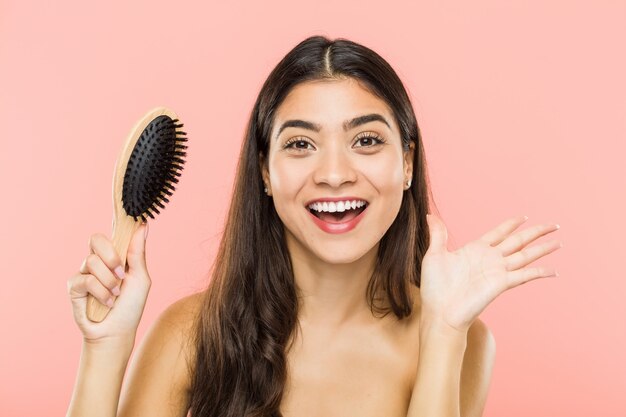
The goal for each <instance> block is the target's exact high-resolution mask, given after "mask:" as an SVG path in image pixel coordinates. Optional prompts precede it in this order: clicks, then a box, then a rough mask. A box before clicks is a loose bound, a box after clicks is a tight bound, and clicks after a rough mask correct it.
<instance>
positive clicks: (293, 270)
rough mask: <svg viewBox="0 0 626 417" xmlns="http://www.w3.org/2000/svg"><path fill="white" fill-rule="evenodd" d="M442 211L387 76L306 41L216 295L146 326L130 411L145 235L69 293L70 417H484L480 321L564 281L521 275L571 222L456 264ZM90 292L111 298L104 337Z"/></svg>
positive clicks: (259, 134)
mask: <svg viewBox="0 0 626 417" xmlns="http://www.w3.org/2000/svg"><path fill="white" fill-rule="evenodd" d="M429 195H430V193H429V187H428V181H427V167H426V161H425V157H424V151H423V146H422V141H421V137H420V133H419V128H418V125H417V121H416V118H415V114H414V111H413V108H412V106H411V103H410V100H409V97H408V95H407V92H406V91H405V89H404V87H403V85H402V82H401V81H400V79H399V78H398V76H397V75H396V73H395V72H394V70H393V69H392V68H391V67H390V66H389V64H388V63H387V62H386V61H385V60H384V59H383V58H381V57H380V56H379V55H378V54H376V53H375V52H374V51H372V50H370V49H368V48H366V47H364V46H362V45H359V44H357V43H354V42H351V41H348V40H345V39H337V40H334V41H331V40H328V39H327V38H324V37H321V36H314V37H310V38H308V39H306V40H304V41H303V42H301V43H300V44H298V45H297V46H296V47H295V48H294V49H293V50H292V51H290V52H289V53H288V54H287V55H286V56H285V57H284V58H283V59H282V60H281V62H280V63H279V64H278V65H277V66H276V68H275V69H274V70H273V71H272V72H271V74H270V75H269V77H268V79H267V80H266V82H265V84H264V85H263V87H262V88H261V91H260V93H259V96H258V99H257V101H256V103H255V105H254V109H253V111H252V115H251V118H250V122H249V124H248V126H247V131H246V136H245V141H244V144H243V148H242V153H241V157H240V159H239V163H238V168H237V176H236V181H235V185H234V195H233V200H232V204H231V207H230V211H229V213H228V219H227V222H226V227H225V230H224V235H223V239H222V242H221V245H220V248H219V252H218V255H217V259H216V261H215V264H214V267H213V269H212V276H211V280H210V283H209V285H208V288H207V290H205V291H203V292H201V293H198V294H194V295H191V296H188V297H185V298H183V299H181V300H179V301H177V302H176V303H174V304H173V305H172V306H170V307H169V308H167V309H166V310H165V312H163V313H162V315H161V316H160V317H159V318H158V320H157V321H156V323H154V324H153V325H152V327H151V328H150V330H149V331H148V333H147V334H146V336H145V338H144V340H143V341H142V344H141V346H140V347H139V349H138V351H137V352H136V353H135V356H134V358H133V362H132V364H131V367H130V369H129V371H128V373H127V378H126V380H125V383H124V391H123V394H122V396H121V399H120V392H121V387H122V379H123V377H124V373H125V370H126V367H127V363H128V360H129V357H130V353H131V351H132V349H133V346H134V343H135V335H136V329H137V326H138V323H139V320H140V318H141V315H142V312H143V308H144V304H145V301H146V297H147V295H148V291H149V288H150V283H151V280H150V276H149V273H148V270H147V268H146V263H145V240H144V231H145V233H147V224H146V225H145V226H143V227H141V228H139V229H138V231H137V233H136V234H135V236H133V240H132V242H131V245H130V247H129V250H128V255H127V269H126V271H125V272H124V271H122V268H121V265H120V260H119V257H118V255H117V254H116V253H115V250H114V248H113V246H112V244H111V241H110V240H109V239H108V238H107V237H105V236H103V235H102V234H94V235H92V236H91V239H90V243H89V246H90V251H91V254H90V255H88V256H87V257H86V259H85V261H84V262H83V264H82V266H81V268H80V271H79V273H77V274H76V275H74V276H73V277H71V278H70V279H69V281H68V288H69V294H70V298H71V301H72V305H73V311H74V319H75V321H76V323H77V324H78V326H79V327H80V329H81V331H82V333H83V352H82V356H81V360H80V367H79V372H78V377H77V381H76V385H75V388H74V395H73V398H72V401H71V404H70V406H69V410H68V416H91V417H93V416H116V415H117V416H152V417H156V416H185V415H187V414H188V413H189V414H190V415H191V416H194V417H196V416H198V417H199V416H220V417H231V416H232V417H234V416H242V417H243V416H247V417H253V416H258V417H261V416H285V417H288V416H297V417H307V416H324V417H330V416H360V417H367V416H372V417H374V416H376V417H380V416H386V417H406V416H409V417H418V416H419V417H426V416H429V417H432V416H463V417H477V416H480V415H481V414H482V410H483V407H484V405H485V401H486V398H487V390H488V387H489V380H490V375H491V370H492V366H493V361H494V355H495V342H494V339H493V336H492V335H491V333H490V332H489V330H488V329H487V327H486V326H485V325H484V323H483V322H481V321H480V319H479V318H478V316H479V314H480V313H481V312H482V311H483V310H484V309H485V308H486V306H487V305H488V304H489V303H490V302H491V301H493V300H494V299H495V298H496V297H497V296H498V295H499V294H501V293H502V292H504V291H506V290H507V289H510V288H513V287H515V286H517V285H520V284H522V283H524V282H527V281H530V280H533V279H536V278H541V277H548V276H554V275H556V273H555V271H554V270H553V269H552V268H547V267H526V266H527V265H528V264H530V263H531V262H533V261H535V260H537V259H539V258H541V257H543V256H545V255H547V254H549V253H551V252H553V251H554V250H556V249H558V248H559V247H560V242H558V241H556V240H554V241H550V242H548V243H544V244H541V245H535V246H532V247H529V246H528V245H529V244H530V243H532V242H533V241H535V240H536V239H537V238H539V237H541V236H543V235H546V234H548V233H551V232H553V231H555V230H556V229H558V225H554V224H543V225H537V226H533V227H529V228H526V229H524V230H521V231H516V229H518V228H519V227H520V226H521V225H522V223H524V222H525V220H526V218H525V217H521V216H520V217H514V218H511V219H509V220H506V221H504V222H503V223H501V224H499V225H498V226H497V227H495V228H493V229H492V230H489V231H488V232H487V233H485V234H484V235H482V236H481V237H480V238H478V239H477V240H475V241H472V242H470V243H468V244H467V245H465V246H464V247H462V248H460V249H458V250H456V251H454V252H449V251H448V250H447V247H446V242H447V231H446V227H445V225H444V224H443V222H442V221H441V220H440V218H439V217H437V216H434V215H427V213H429V211H430V210H429V207H430V205H429V201H430V200H429ZM116 271H117V272H116ZM114 274H117V275H118V277H116V276H115V275H114ZM122 278H123V279H122ZM88 293H91V294H93V295H94V296H95V297H96V298H98V299H99V300H100V301H101V302H103V303H106V302H112V301H113V299H114V298H115V303H114V305H113V308H112V310H111V311H110V313H109V315H108V316H107V318H106V319H105V320H104V321H103V322H101V323H92V322H90V321H89V320H88V319H87V318H86V316H85V301H86V296H87V294H88Z"/></svg>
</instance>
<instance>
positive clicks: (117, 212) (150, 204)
mask: <svg viewBox="0 0 626 417" xmlns="http://www.w3.org/2000/svg"><path fill="white" fill-rule="evenodd" d="M182 127H183V124H182V123H179V120H178V117H177V116H176V115H175V114H174V113H173V112H172V111H171V110H169V109H167V108H164V107H158V108H156V109H153V110H152V111H150V112H149V113H147V114H146V115H145V116H144V117H143V119H141V120H140V121H139V122H137V124H135V126H134V127H133V129H132V130H131V132H130V135H129V136H128V138H127V139H126V142H125V144H124V147H123V148H122V152H121V153H120V155H119V157H118V159H117V162H116V164H115V171H114V173H113V211H114V214H113V235H112V242H113V246H114V247H115V250H116V251H117V253H118V255H119V256H120V259H121V261H122V267H123V268H124V269H126V252H127V250H128V246H129V245H130V239H131V237H132V236H133V234H134V233H135V231H136V230H137V229H138V228H139V227H140V226H141V224H142V222H145V221H147V220H146V216H149V217H151V218H152V219H154V215H153V212H155V213H157V214H158V213H160V212H159V209H158V208H157V206H158V207H161V208H165V206H164V205H163V202H165V203H168V202H169V200H168V199H167V197H166V196H171V195H172V191H174V190H175V189H176V188H175V187H174V186H173V183H178V178H176V177H180V172H179V171H182V169H183V165H184V163H185V161H184V159H183V157H185V156H186V155H187V153H186V152H184V151H183V149H186V148H187V146H186V145H183V142H186V141H187V138H186V137H185V135H186V133H185V132H183V131H181V130H180V129H181V128H182ZM109 310H110V308H109V307H108V306H106V305H104V304H102V303H100V302H99V301H98V300H97V299H96V298H95V297H93V296H92V295H91V294H89V295H88V299H87V317H88V318H89V319H90V320H91V321H95V322H101V321H102V320H104V318H105V317H106V316H107V314H108V313H109Z"/></svg>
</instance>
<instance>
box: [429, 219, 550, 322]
mask: <svg viewBox="0 0 626 417" xmlns="http://www.w3.org/2000/svg"><path fill="white" fill-rule="evenodd" d="M427 219H428V225H429V228H430V237H431V243H430V246H429V248H428V251H427V252H426V254H425V255H424V259H423V260H422V273H421V283H420V296H421V302H422V317H429V318H433V319H438V320H442V321H443V322H444V323H445V324H447V325H449V326H450V327H452V328H453V329H456V330H459V331H464V332H465V331H467V330H468V329H469V327H470V326H471V325H472V323H473V321H474V320H475V319H476V318H477V317H478V315H479V314H480V313H481V312H482V311H483V310H484V309H485V308H486V307H487V305H489V303H491V302H492V301H493V300H494V299H495V298H496V297H497V296H498V295H500V294H501V293H503V292H504V291H506V290H508V289H511V288H514V287H516V286H518V285H521V284H523V283H525V282H528V281H531V280H534V279H537V278H544V277H550V276H555V275H556V271H555V270H554V269H553V268H549V267H531V268H524V267H525V266H526V265H528V264H529V263H531V262H533V261H535V260H537V259H539V258H541V257H543V256H545V255H547V254H549V253H551V252H554V251H555V250H557V249H559V248H560V247H562V244H561V242H559V241H557V240H552V241H549V242H546V243H542V244H541V245H536V246H533V247H526V246H527V245H528V244H530V243H531V242H533V241H534V240H536V239H538V238H539V237H541V236H543V235H545V234H548V233H551V232H554V231H555V230H558V225H556V224H545V225H537V226H533V227H530V228H528V229H525V230H522V231H519V232H517V233H513V232H514V231H515V229H517V228H518V227H519V226H520V225H521V224H522V223H524V222H525V221H526V220H527V219H526V218H525V217H514V218H511V219H509V220H506V221H505V222H503V223H502V224H500V225H499V226H497V227H496V228H494V229H492V230H490V231H489V232H487V233H485V234H484V235H483V236H481V237H480V238H479V239H477V240H475V241H472V242H470V243H468V244H467V245H465V246H463V247H462V248H460V249H458V250H456V251H454V252H448V250H447V248H446V244H447V240H448V232H447V229H446V226H445V224H444V223H443V221H442V220H441V219H440V218H439V217H437V216H434V215H432V214H431V215H428V216H427Z"/></svg>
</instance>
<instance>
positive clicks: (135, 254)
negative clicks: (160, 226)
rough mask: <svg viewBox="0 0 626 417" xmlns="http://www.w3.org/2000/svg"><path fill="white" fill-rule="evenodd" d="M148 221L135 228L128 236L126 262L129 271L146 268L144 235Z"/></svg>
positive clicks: (145, 235) (145, 234)
mask: <svg viewBox="0 0 626 417" xmlns="http://www.w3.org/2000/svg"><path fill="white" fill-rule="evenodd" d="M147 233H148V222H145V223H143V224H142V225H141V226H139V227H138V228H137V230H135V233H134V234H133V236H132V237H131V238H130V245H129V246H128V252H127V253H126V263H127V264H128V269H129V271H133V270H144V271H145V270H146V237H147Z"/></svg>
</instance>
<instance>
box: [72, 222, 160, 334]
mask: <svg viewBox="0 0 626 417" xmlns="http://www.w3.org/2000/svg"><path fill="white" fill-rule="evenodd" d="M147 228H148V224H147V223H145V224H143V225H141V226H140V227H138V228H137V230H136V231H135V233H134V235H133V236H132V237H131V240H130V244H129V246H128V251H127V255H126V265H127V271H125V273H124V274H122V276H123V277H124V278H123V279H120V278H118V277H117V276H116V274H115V272H114V271H115V269H116V268H117V267H120V268H118V271H120V270H121V269H122V266H121V259H120V257H119V255H118V254H117V252H116V250H115V248H114V246H113V242H112V241H111V240H110V239H109V238H107V237H106V236H104V235H103V234H101V233H95V234H93V235H91V237H90V238H89V249H90V254H89V255H88V256H87V257H86V258H85V259H84V261H83V263H82V265H81V267H80V270H79V272H78V273H77V274H75V275H73V276H72V277H70V279H69V280H68V281H67V289H68V293H69V296H70V300H71V302H72V309H73V312H74V320H75V321H76V324H77V325H78V327H79V328H80V330H81V332H82V333H83V338H84V340H85V342H86V343H88V344H94V345H95V344H101V343H113V344H116V343H124V344H128V343H130V344H134V340H135V335H136V331H137V326H138V325H139V321H140V319H141V316H142V314H143V309H144V306H145V303H146V299H147V297H148V292H149V291H150V285H151V279H150V275H149V273H148V270H147V268H146V257H145V247H146V246H145V237H144V235H145V234H146V233H147ZM117 290H119V295H117ZM88 294H91V295H92V296H94V297H95V298H96V299H97V300H98V301H99V302H100V303H102V304H105V305H106V304H107V301H108V300H113V307H112V308H111V310H110V311H109V313H108V315H107V316H106V317H105V318H104V320H103V321H102V322H100V323H96V322H92V321H91V320H89V318H87V295H88ZM116 295H117V296H116Z"/></svg>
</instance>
